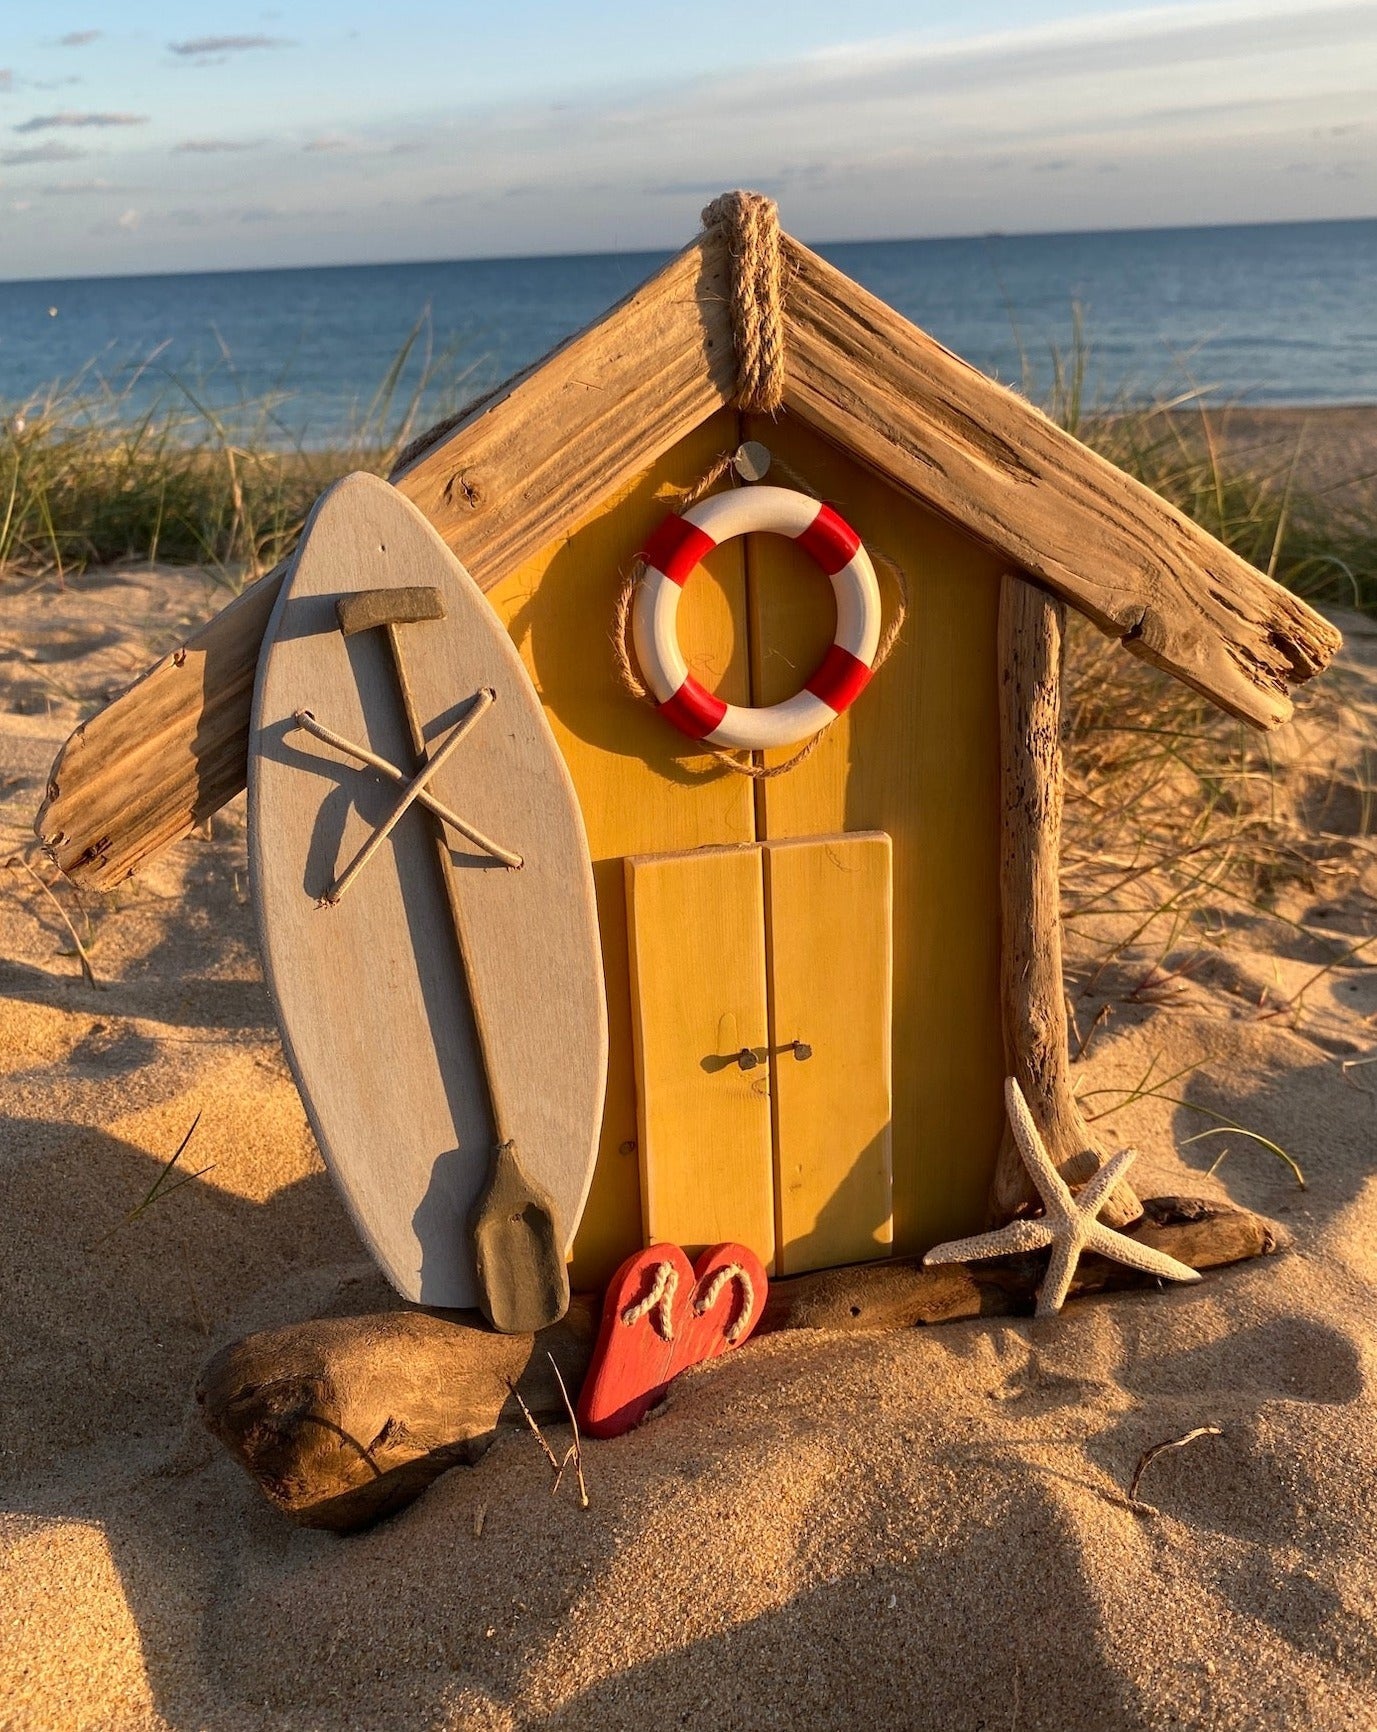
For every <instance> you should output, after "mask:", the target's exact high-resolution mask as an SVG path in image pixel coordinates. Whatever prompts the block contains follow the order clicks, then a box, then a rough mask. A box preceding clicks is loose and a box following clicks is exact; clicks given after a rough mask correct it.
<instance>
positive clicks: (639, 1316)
mask: <svg viewBox="0 0 1377 1732" xmlns="http://www.w3.org/2000/svg"><path fill="white" fill-rule="evenodd" d="M768 1287H769V1282H768V1280H767V1278H766V1275H765V1266H764V1264H763V1263H762V1262H761V1261H760V1259H759V1257H757V1256H756V1254H755V1252H754V1251H751V1250H749V1249H748V1248H747V1247H746V1246H745V1245H738V1244H735V1243H728V1244H725V1245H712V1246H709V1248H708V1249H707V1250H706V1251H704V1252H703V1253H702V1254H701V1255H700V1256H699V1258H698V1261H697V1262H696V1263H690V1262H689V1260H688V1257H687V1256H686V1255H685V1253H684V1252H683V1251H682V1250H681V1249H680V1247H679V1246H678V1245H651V1246H649V1247H648V1248H647V1249H646V1250H644V1251H637V1252H636V1254H635V1256H634V1257H628V1258H627V1260H626V1261H625V1263H623V1264H622V1266H621V1268H620V1269H618V1271H617V1273H616V1274H615V1275H614V1276H613V1277H612V1280H611V1282H610V1283H609V1285H608V1288H607V1293H606V1295H605V1297H604V1298H603V1302H602V1327H601V1329H600V1330H599V1331H598V1340H597V1345H596V1347H594V1349H593V1362H592V1364H591V1366H590V1367H589V1370H588V1376H587V1377H586V1378H585V1379H584V1384H583V1388H582V1390H581V1391H580V1393H579V1403H578V1419H579V1425H580V1426H581V1427H582V1429H583V1430H584V1431H586V1432H587V1433H588V1434H589V1436H590V1437H620V1436H621V1434H622V1433H623V1432H624V1431H630V1430H631V1428H632V1426H633V1425H639V1424H640V1422H641V1421H642V1420H643V1419H644V1418H645V1416H646V1414H647V1413H649V1412H650V1410H651V1408H652V1407H654V1406H655V1404H656V1402H658V1401H659V1400H660V1399H661V1397H662V1396H663V1395H664V1393H665V1390H666V1389H668V1387H669V1385H670V1383H671V1382H672V1381H673V1380H674V1378H676V1377H677V1376H678V1375H679V1373H680V1372H681V1371H686V1370H687V1369H688V1367H689V1366H690V1365H698V1364H700V1363H701V1362H702V1361H703V1360H705V1359H715V1358H716V1357H717V1355H718V1354H720V1353H726V1352H727V1351H728V1350H729V1349H731V1348H733V1347H739V1346H740V1345H741V1343H742V1342H743V1341H744V1340H745V1339H746V1337H747V1336H748V1335H749V1334H750V1333H751V1331H752V1330H753V1329H754V1328H755V1326H756V1324H757V1323H758V1322H759V1320H760V1314H761V1312H762V1310H763V1309H764V1306H765V1295H766V1292H767V1290H768Z"/></svg>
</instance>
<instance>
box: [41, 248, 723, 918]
mask: <svg viewBox="0 0 1377 1732" xmlns="http://www.w3.org/2000/svg"><path fill="white" fill-rule="evenodd" d="M726 296H727V289H726V263H725V256H724V253H723V249H722V246H721V243H720V241H718V240H717V239H716V238H715V237H707V236H705V237H703V238H702V239H701V240H699V241H695V242H694V244H693V245H692V246H690V247H687V248H685V250H684V251H683V252H682V253H680V254H679V255H678V257H677V258H675V259H673V260H672V261H671V262H670V263H669V264H668V265H666V266H665V268H664V269H663V270H662V271H661V272H660V273H659V274H658V275H657V276H654V277H652V278H651V280H650V281H649V282H648V283H646V284H645V285H644V286H643V287H642V288H640V289H638V290H637V291H636V293H635V294H633V295H631V296H629V297H628V299H627V300H625V301H623V302H622V303H621V305H620V306H619V307H616V308H614V309H613V310H612V311H611V312H610V313H608V314H607V315H606V316H605V317H604V318H603V319H601V320H599V322H598V323H597V324H595V325H592V326H590V327H589V328H588V330H586V331H584V332H583V333H582V334H581V335H579V336H577V337H575V338H573V339H571V340H570V341H569V342H568V343H566V344H565V345H564V346H563V347H562V348H560V349H558V350H556V351H555V353H554V354H553V355H550V356H547V357H546V359H545V360H544V361H542V362H541V363H540V364H539V365H538V366H537V367H534V368H531V369H530V370H528V371H527V372H526V373H524V374H521V375H519V376H518V377H517V378H516V379H514V380H513V381H511V382H510V383H509V384H508V385H506V386H504V387H503V388H502V390H501V391H500V392H497V393H495V394H494V395H493V396H491V397H489V398H487V399H485V400H484V401H483V402H482V403H480V404H477V405H476V406H475V407H474V408H473V409H472V410H471V411H469V413H468V414H466V415H465V416H464V417H463V418H461V419H460V420H459V421H458V422H457V423H456V424H454V425H453V426H450V427H447V428H446V429H445V430H444V432H443V434H442V435H441V436H440V437H439V439H438V442H437V443H436V444H434V445H432V446H429V447H425V448H422V449H420V450H417V449H416V448H415V447H413V448H412V451H411V452H409V453H407V454H406V455H407V461H406V463H405V464H404V465H403V466H402V467H400V468H399V469H398V471H397V472H396V473H395V474H394V475H393V476H392V478H391V479H392V480H393V481H394V482H395V483H396V485H397V486H398V487H399V488H400V489H401V491H402V492H403V493H405V494H406V496H407V497H408V498H409V499H410V500H412V501H413V502H414V503H415V504H417V505H419V506H420V508H421V510H422V511H424V512H425V514H426V516H427V517H428V518H429V519H430V521H431V522H432V523H433V524H434V525H435V527H436V528H437V529H438V530H439V531H440V533H441V535H442V536H443V537H444V539H445V540H446V541H447V542H448V543H449V545H450V546H451V547H452V548H453V549H454V551H455V552H456V553H457V554H458V555H459V557H460V559H461V560H463V562H464V564H465V565H466V566H467V567H468V569H469V571H470V572H471V573H472V575H473V577H474V578H475V579H476V581H477V582H478V585H479V587H480V588H482V589H485V590H486V589H491V588H492V586H493V585H494V584H495V583H497V582H498V581H499V580H500V579H501V578H502V577H504V576H505V575H506V573H507V572H509V571H511V570H512V569H513V567H515V566H517V565H519V564H520V562H521V561H522V560H523V559H525V558H527V557H528V556H529V555H530V554H532V553H535V552H538V551H539V550H540V549H541V548H542V547H544V546H546V545H548V543H549V542H550V541H551V539H552V538H553V537H555V536H556V535H558V533H559V532H560V531H561V530H562V529H564V528H565V527H567V526H568V525H570V524H572V523H574V522H576V521H577V520H578V519H580V518H582V517H584V516H586V515H587V513H588V512H589V511H591V510H592V509H593V508H594V507H595V506H596V505H597V504H598V503H599V501H600V500H601V499H603V498H605V497H607V495H609V494H610V493H613V492H615V491H616V490H617V488H618V487H620V486H622V485H623V484H624V483H625V482H627V481H628V480H629V479H631V478H632V477H633V476H635V475H639V474H640V473H641V472H642V471H643V470H645V469H646V468H648V467H649V465H650V464H652V463H653V462H654V461H655V460H656V459H657V458H658V457H660V456H661V455H662V454H663V453H664V452H665V451H668V450H669V449H670V447H671V446H673V445H675V444H677V443H678V441H679V440H680V439H681V438H683V437H684V435H685V434H687V433H689V432H690V431H691V430H692V429H693V428H694V427H696V426H697V425H698V424H699V423H700V422H701V421H703V420H704V419H706V417H707V416H708V415H710V414H711V413H712V412H713V411H714V410H716V409H719V408H721V407H722V405H723V404H724V403H725V402H726V401H727V400H728V398H729V396H730V394H731V390H732V385H733V381H734V374H735V360H734V357H733V354H732V345H731V328H730V324H729V322H728V318H727V310H726ZM285 569H286V568H285V566H278V567H276V568H275V569H274V570H273V571H271V572H269V573H268V575H267V576H266V577H263V578H261V579H260V580H259V581H258V582H257V583H256V584H254V585H252V587H251V588H249V589H248V590H246V591H245V592H244V594H243V595H242V596H240V597H239V598H238V599H237V600H235V601H233V602H231V603H230V605H229V606H228V607H227V608H226V609H225V610H224V611H223V612H222V613H220V614H219V615H217V617H216V618H215V619H213V620H211V621H210V623H209V624H208V625H206V626H204V627H202V629H201V630H200V631H198V632H197V633H195V634H194V635H193V636H192V637H190V638H188V640H187V642H186V643H185V644H184V645H182V646H181V647H179V648H178V649H177V650H175V651H173V652H172V653H171V654H170V655H167V656H164V657H163V659H162V660H161V661H159V662H158V663H156V664H155V665H154V666H153V667H152V668H150V669H149V671H148V672H147V673H146V674H145V675H144V676H143V678H142V679H140V680H139V681H138V682H137V683H136V684H135V685H133V686H131V687H130V688H129V690H128V691H126V692H124V693H123V694H122V695H121V696H120V697H118V698H116V699H115V700H114V701H113V702H112V703H111V704H109V705H107V706H106V708H105V709H103V710H102V711H100V713H99V714H98V715H95V716H93V717H92V718H91V720H90V721H88V722H86V723H85V724H84V725H83V726H82V727H80V728H78V729H77V731H76V733H75V734H74V735H73V736H72V738H71V739H70V740H69V741H68V743H67V745H66V746H65V747H64V748H63V750H62V752H61V754H60V755H59V757H58V760H57V762H56V763H55V764H54V766H53V770H52V776H51V780H50V785H49V789H48V797H47V799H46V801H45V802H44V804H43V807H42V810H41V811H40V812H39V815H38V819H37V822H36V825H35V828H36V830H37V832H38V835H39V837H40V838H41V840H42V841H44V842H45V843H46V844H47V845H48V847H49V848H50V849H51V850H52V853H53V857H54V859H55V860H56V861H57V863H58V865H59V866H60V867H61V868H62V870H63V871H64V872H66V873H68V874H69V875H70V876H71V877H73V878H75V879H77V880H79V881H80V882H81V883H83V884H89V885H92V886H93V887H95V888H96V889H110V888H111V887H113V886H114V885H116V884H119V883H120V882H122V881H123V880H124V879H125V878H127V877H128V876H129V875H130V873H131V872H133V871H134V870H135V869H136V868H137V867H138V866H139V864H140V863H141V862H142V861H144V860H146V859H148V858H149V857H150V856H151V855H154V854H157V853H158V852H160V851H161V850H162V849H163V848H165V847H167V846H168V844H169V843H171V842H175V841H176V840H177V839H178V838H179V837H182V836H185V835H187V834H188V833H189V832H190V831H191V830H192V829H193V828H194V826H195V825H196V824H197V823H198V822H199V821H200V820H201V819H203V818H205V817H206V816H208V815H209V814H210V813H211V812H214V811H217V810H218V809H219V808H220V807H221V806H223V805H224V804H225V802H226V801H228V800H231V799H233V798H234V796H235V795H236V794H237V793H238V792H239V791H240V790H241V789H242V788H243V786H244V780H245V773H246V765H247V759H248V727H249V704H250V700H251V698H252V695H253V680H254V669H255V666H256V664H257V660H258V649H259V645H260V643H261V642H262V638H263V633H264V631H265V629H266V627H267V622H268V618H269V615H270V614H271V613H272V609H273V604H274V602H275V601H276V599H277V591H278V589H279V587H280V585H281V581H282V576H283V572H284V571H285Z"/></svg>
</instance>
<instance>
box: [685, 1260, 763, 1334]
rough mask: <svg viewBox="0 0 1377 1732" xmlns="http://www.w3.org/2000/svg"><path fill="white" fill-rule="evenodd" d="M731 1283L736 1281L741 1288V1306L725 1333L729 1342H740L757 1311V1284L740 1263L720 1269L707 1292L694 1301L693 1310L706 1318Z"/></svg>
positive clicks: (729, 1264) (709, 1284) (730, 1264)
mask: <svg viewBox="0 0 1377 1732" xmlns="http://www.w3.org/2000/svg"><path fill="white" fill-rule="evenodd" d="M729 1281H735V1282H736V1284H737V1286H738V1287H739V1288H740V1291H741V1305H740V1307H739V1309H738V1310H737V1313H736V1316H735V1317H733V1318H732V1320H731V1322H730V1323H729V1324H728V1325H727V1328H726V1330H725V1331H724V1333H725V1335H726V1338H727V1340H728V1341H738V1340H740V1338H741V1333H742V1331H743V1330H744V1329H745V1327H746V1325H747V1324H748V1323H749V1322H750V1320H751V1314H752V1312H753V1311H754V1310H755V1282H754V1281H752V1280H751V1278H750V1276H749V1275H748V1274H747V1273H746V1271H745V1270H744V1269H743V1268H742V1267H741V1265H740V1263H728V1264H727V1265H726V1267H725V1268H723V1269H719V1270H718V1271H717V1273H716V1274H715V1275H714V1276H713V1278H712V1280H711V1281H710V1282H709V1283H708V1286H707V1291H706V1292H704V1293H702V1294H700V1295H699V1297H698V1298H696V1299H695V1300H694V1301H693V1309H694V1312H695V1313H696V1315H698V1316H699V1317H703V1316H706V1315H707V1313H708V1312H709V1311H711V1310H712V1308H713V1306H714V1305H715V1304H716V1303H717V1301H718V1299H719V1298H720V1297H721V1293H722V1289H723V1288H724V1287H725V1286H726V1285H727V1283H728V1282H729Z"/></svg>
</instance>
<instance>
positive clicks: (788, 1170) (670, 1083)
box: [626, 835, 893, 1275]
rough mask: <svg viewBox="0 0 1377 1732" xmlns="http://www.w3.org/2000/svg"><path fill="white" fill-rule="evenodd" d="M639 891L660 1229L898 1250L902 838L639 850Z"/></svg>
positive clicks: (649, 1122) (647, 1134)
mask: <svg viewBox="0 0 1377 1732" xmlns="http://www.w3.org/2000/svg"><path fill="white" fill-rule="evenodd" d="M626 894H627V932H628V938H629V945H630V960H631V999H632V1024H631V1025H632V1035H633V1041H634V1049H635V1057H636V1085H637V1096H638V1101H637V1108H638V1110H637V1140H638V1147H639V1151H640V1176H641V1200H642V1210H643V1216H644V1230H645V1236H646V1239H647V1240H648V1241H651V1240H655V1239H669V1240H673V1241H674V1242H675V1243H677V1244H681V1245H683V1246H685V1247H686V1248H687V1249H688V1250H689V1251H690V1252H696V1251H697V1250H698V1249H700V1248H701V1247H702V1246H704V1245H708V1244H712V1243H714V1242H716V1241H718V1240H722V1239H739V1240H741V1241H742V1242H743V1243H745V1244H747V1245H749V1246H750V1247H751V1249H752V1250H753V1251H755V1252H756V1253H757V1254H758V1255H759V1256H760V1258H761V1259H762V1260H763V1261H764V1262H765V1264H766V1266H767V1267H768V1268H769V1269H770V1270H771V1272H772V1273H774V1274H789V1275H793V1274H798V1273H799V1272H800V1271H801V1270H804V1269H819V1268H828V1267H831V1266H832V1265H834V1264H839V1263H853V1262H859V1261H862V1260H864V1259H867V1258H872V1257H883V1256H885V1255H887V1254H888V1252H889V1250H890V1247H891V1243H892V1240H893V1218H892V1217H893V1211H892V1202H891V1198H892V1189H893V1187H892V1177H891V1171H890V1134H889V1120H890V1002H891V963H890V955H891V948H890V920H891V896H890V845H889V838H888V837H887V836H884V835H860V836H834V837H823V838H818V839H811V840H797V841H788V842H782V843H777V844H769V845H767V846H765V847H764V848H761V847H738V848H700V849H694V850H692V851H691V852H685V853H676V854H660V855H649V856H642V857H639V858H631V859H628V860H627V862H626Z"/></svg>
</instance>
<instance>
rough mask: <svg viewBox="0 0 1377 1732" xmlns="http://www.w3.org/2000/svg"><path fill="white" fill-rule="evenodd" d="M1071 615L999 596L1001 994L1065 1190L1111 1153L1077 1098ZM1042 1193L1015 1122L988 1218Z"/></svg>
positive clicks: (1016, 591)
mask: <svg viewBox="0 0 1377 1732" xmlns="http://www.w3.org/2000/svg"><path fill="white" fill-rule="evenodd" d="M1065 629H1066V608H1065V606H1064V604H1063V603H1062V602H1060V601H1058V600H1057V598H1056V597H1055V596H1052V595H1049V594H1048V593H1047V592H1046V591H1045V590H1042V589H1039V588H1038V587H1037V585H1036V584H1032V583H1029V582H1028V581H1027V580H1026V579H1025V578H1022V577H1018V576H1016V575H1014V574H1013V573H1010V574H1009V575H1008V576H1006V577H1005V579H1004V587H1003V591H1002V593H1001V595H1000V599H999V705H1000V707H999V732H1000V794H1001V812H1000V874H999V889H1000V910H1001V918H1002V924H1003V930H1002V936H1001V944H1000V989H1001V995H1002V998H1003V1007H1004V1049H1005V1058H1006V1062H1007V1065H1008V1069H1009V1073H1010V1075H1011V1076H1015V1077H1017V1078H1018V1083H1019V1087H1020V1088H1021V1089H1022V1090H1023V1094H1024V1098H1025V1099H1026V1100H1027V1102H1028V1105H1029V1107H1030V1108H1031V1110H1032V1114H1033V1118H1034V1120H1035V1122H1036V1124H1037V1127H1038V1130H1039V1131H1040V1132H1041V1133H1042V1138H1043V1141H1044V1142H1045V1143H1046V1145H1047V1152H1048V1153H1049V1154H1050V1155H1051V1157H1052V1159H1053V1161H1054V1162H1055V1163H1056V1165H1057V1168H1058V1170H1059V1172H1060V1173H1061V1175H1062V1177H1063V1178H1064V1179H1066V1180H1067V1181H1068V1183H1070V1184H1073V1185H1074V1184H1084V1182H1085V1181H1086V1180H1087V1179H1088V1178H1090V1176H1091V1175H1092V1174H1093V1173H1094V1172H1095V1171H1096V1170H1097V1169H1098V1168H1099V1167H1100V1166H1101V1165H1102V1163H1103V1162H1104V1159H1105V1154H1104V1151H1103V1150H1102V1149H1100V1148H1099V1147H1098V1146H1097V1144H1096V1143H1095V1140H1094V1138H1093V1137H1092V1136H1091V1134H1090V1130H1089V1127H1088V1126H1087V1125H1086V1122H1085V1120H1084V1118H1082V1116H1081V1111H1080V1108H1079V1107H1078V1106H1077V1105H1076V1100H1075V1096H1074V1095H1073V1094H1072V1092H1071V1077H1070V1058H1069V1053H1068V1048H1067V1027H1066V988H1065V985H1064V982H1063V976H1062V965H1061V905H1060V866H1061V806H1062V767H1061V675H1062V656H1063V649H1064V636H1065ZM1035 1200H1036V1193H1035V1191H1034V1190H1033V1185H1032V1180H1031V1179H1030V1178H1029V1177H1028V1172H1027V1169H1026V1168H1025V1167H1024V1165H1023V1162H1022V1161H1021V1160H1020V1158H1019V1153H1018V1149H1017V1147H1016V1146H1015V1144H1014V1139H1013V1135H1012V1133H1011V1132H1010V1130H1009V1128H1008V1126H1007V1125H1006V1126H1005V1129H1004V1141H1003V1143H1002V1144H1001V1145H1000V1150H999V1159H998V1162H997V1164H996V1167H995V1176H994V1182H993V1184H992V1186H991V1189H990V1213H991V1215H992V1216H994V1217H995V1218H996V1219H997V1220H1000V1221H1006V1220H1008V1218H1009V1217H1010V1216H1011V1215H1013V1214H1015V1213H1016V1212H1017V1211H1018V1210H1019V1209H1021V1208H1022V1207H1023V1206H1024V1205H1025V1204H1027V1203H1031V1202H1034V1201H1035ZM1141 1209H1142V1205H1141V1204H1140V1203H1139V1201H1138V1198H1137V1196H1136V1195H1135V1194H1134V1192H1133V1190H1132V1189H1131V1187H1130V1186H1129V1184H1128V1183H1127V1181H1124V1182H1123V1183H1121V1184H1120V1185H1119V1187H1118V1188H1117V1189H1116V1190H1115V1192H1114V1194H1113V1195H1112V1196H1111V1197H1110V1199H1109V1201H1108V1203H1106V1204H1105V1206H1104V1208H1103V1210H1102V1211H1101V1217H1102V1219H1103V1220H1105V1221H1107V1222H1108V1223H1109V1224H1110V1226H1113V1227H1121V1226H1123V1225H1125V1223H1127V1222H1129V1221H1134V1220H1136V1219H1137V1218H1138V1215H1139V1214H1140V1213H1141Z"/></svg>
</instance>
